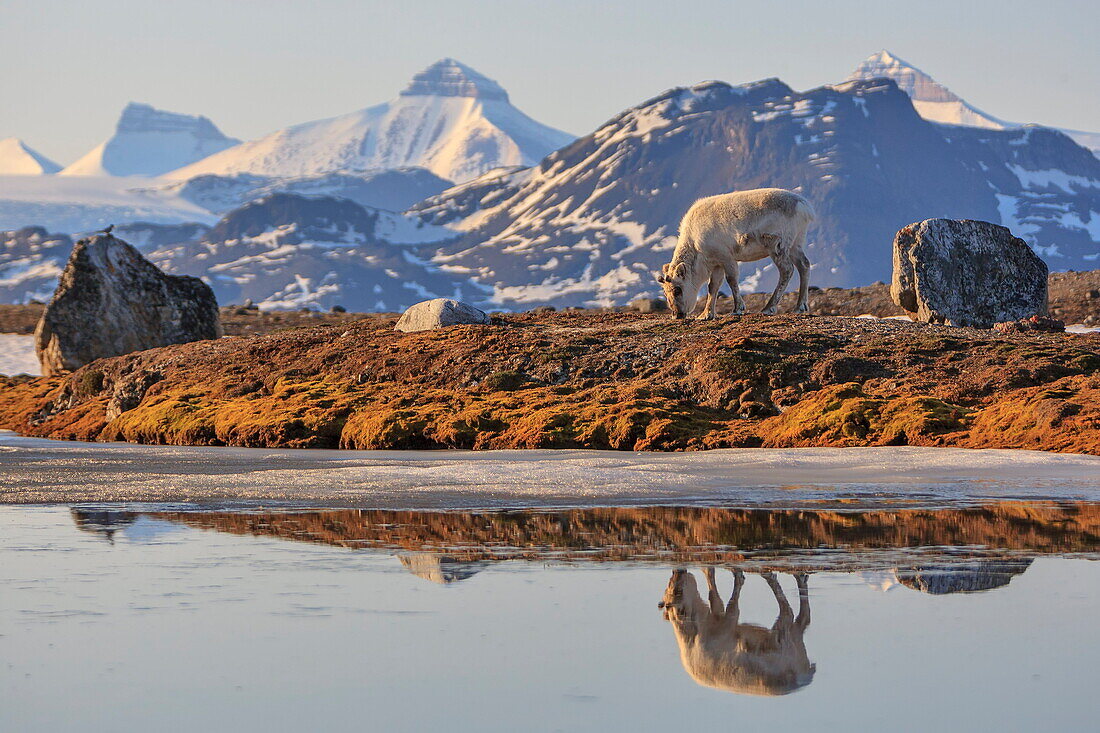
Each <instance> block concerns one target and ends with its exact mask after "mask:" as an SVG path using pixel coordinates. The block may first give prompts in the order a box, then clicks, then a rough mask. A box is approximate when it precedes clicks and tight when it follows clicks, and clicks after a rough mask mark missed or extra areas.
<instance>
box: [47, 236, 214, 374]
mask: <svg viewBox="0 0 1100 733" xmlns="http://www.w3.org/2000/svg"><path fill="white" fill-rule="evenodd" d="M221 335H222V327H221V321H220V320H219V318H218V302H217V301H216V300H215V299H214V292H213V291H212V290H211V289H210V287H209V286H208V285H207V284H206V283H204V282H203V281H202V280H199V279H198V278H194V277H185V276H177V275H165V274H164V273H163V272H161V271H160V270H159V269H158V268H157V267H156V265H154V264H153V263H151V262H149V261H148V260H147V259H145V258H144V257H142V255H141V253H140V252H138V251H137V250H136V249H134V248H133V247H131V246H130V245H129V244H127V243H126V242H124V241H122V240H121V239H118V238H116V237H114V236H112V235H110V234H97V235H96V236H94V237H90V238H89V239H82V240H80V241H79V242H77V243H76V246H75V247H73V251H72V254H71V255H70V256H69V262H68V264H67V265H66V266H65V271H64V272H63V273H61V279H60V282H59V283H58V285H57V290H56V291H55V292H54V295H53V299H52V300H50V303H49V305H47V306H46V310H45V312H44V313H43V314H42V319H41V320H40V321H39V322H38V327H37V329H35V332H34V338H35V351H36V352H37V354H38V361H39V363H41V365H42V373H43V374H45V375H50V374H59V373H62V372H66V371H72V370H74V369H77V368H79V367H81V366H83V365H85V364H87V363H89V362H91V361H94V360H96V359H101V358H104V357H108V356H118V355H120V354H128V353H130V352H132V351H142V350H144V349H152V348H156V347H158V346H167V345H168V344H181V343H184V342H187V341H198V340H200V339H211V338H218V337H220V336H221Z"/></svg>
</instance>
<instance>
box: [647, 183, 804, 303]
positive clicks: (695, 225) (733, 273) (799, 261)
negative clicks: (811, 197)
mask: <svg viewBox="0 0 1100 733" xmlns="http://www.w3.org/2000/svg"><path fill="white" fill-rule="evenodd" d="M814 217H815V214H814V210H813V207H812V206H810V203H809V202H808V201H807V200H806V199H804V198H802V197H801V196H799V195H798V194H797V193H794V192H793V191H787V190H785V189H782V188H757V189H753V190H751V191H735V192H734V193H726V194H721V195H719V196H708V197H707V198H703V199H699V200H698V201H696V202H695V203H694V204H692V206H691V208H690V209H688V212H687V214H685V215H684V218H683V220H682V221H681V222H680V239H679V241H678V242H677V243H676V249H675V251H674V252H673V253H672V262H670V263H669V264H667V265H665V266H664V267H663V268H661V272H660V273H659V274H657V275H656V278H657V282H659V283H660V284H661V287H662V289H663V290H664V293H665V299H666V300H667V301H668V307H669V308H671V309H672V312H673V313H674V314H675V315H676V317H677V318H686V317H687V315H688V314H689V313H691V312H692V311H693V310H694V309H695V304H696V301H697V300H698V299H699V289H700V288H701V287H703V285H704V284H707V286H708V291H707V303H706V308H704V309H703V312H702V313H701V314H700V315H699V316H698V317H699V319H700V320H711V319H713V318H715V317H716V316H717V310H716V307H717V305H718V290H719V288H721V287H722V280H723V279H725V281H726V282H727V283H729V286H730V289H731V290H733V302H734V311H733V312H734V313H744V312H745V301H744V299H742V297H741V291H740V288H739V287H738V274H737V263H738V262H755V261H756V260H760V259H763V258H765V257H771V258H772V262H774V263H775V266H776V268H777V269H778V270H779V282H778V283H776V286H775V290H774V291H773V292H772V296H771V298H769V299H768V302H767V304H766V305H765V306H764V309H763V311H762V312H763V313H768V314H773V313H775V311H776V308H777V307H778V305H779V299H780V298H781V297H782V296H783V293H784V292H786V290H787V284H788V283H789V282H790V281H791V275H792V274H793V273H794V270H795V269H797V270H798V305H797V306H796V307H795V311H796V312H798V313H805V312H806V311H807V310H809V287H810V283H809V280H808V279H807V276H808V274H809V270H810V260H809V258H808V257H806V253H805V251H804V249H803V248H804V247H805V244H806V230H807V229H808V228H809V226H810V223H811V222H812V221H813V220H814Z"/></svg>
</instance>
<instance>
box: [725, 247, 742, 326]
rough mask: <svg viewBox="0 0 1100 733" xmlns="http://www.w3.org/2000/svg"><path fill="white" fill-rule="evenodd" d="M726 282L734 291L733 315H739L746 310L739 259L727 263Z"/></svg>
mask: <svg viewBox="0 0 1100 733" xmlns="http://www.w3.org/2000/svg"><path fill="white" fill-rule="evenodd" d="M726 284H727V285H729V286H730V290H731V291H732V292H733V315H735V316H739V315H741V314H742V313H744V312H745V299H744V298H742V297H741V273H740V271H739V268H738V266H737V260H733V261H732V262H730V263H729V264H727V265H726Z"/></svg>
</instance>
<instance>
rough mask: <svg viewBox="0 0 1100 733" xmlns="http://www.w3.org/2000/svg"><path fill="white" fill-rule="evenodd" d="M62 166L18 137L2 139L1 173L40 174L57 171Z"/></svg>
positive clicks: (0, 147)
mask: <svg viewBox="0 0 1100 733" xmlns="http://www.w3.org/2000/svg"><path fill="white" fill-rule="evenodd" d="M59 170H61V166H59V165H58V164H57V163H55V162H53V161H52V160H50V159H49V158H47V157H46V156H45V155H42V154H41V153H39V152H38V151H37V150H34V149H33V148H31V147H30V146H29V145H27V144H26V143H25V142H23V141H22V140H20V139H19V138H17V137H8V138H4V139H2V140H0V175H3V176H40V175H45V174H50V173H57V172H58V171H59Z"/></svg>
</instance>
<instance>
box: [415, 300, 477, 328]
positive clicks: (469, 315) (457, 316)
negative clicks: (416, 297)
mask: <svg viewBox="0 0 1100 733" xmlns="http://www.w3.org/2000/svg"><path fill="white" fill-rule="evenodd" d="M464 323H474V324H477V323H482V324H485V323H489V316H488V315H486V314H485V313H484V312H482V311H480V310H478V309H477V308H475V307H473V306H472V305H468V304H467V303H462V302H460V301H457V300H451V299H450V298H436V299H435V300H425V301H422V302H420V303H417V304H416V305H412V306H409V308H408V310H406V311H405V312H404V313H402V314H401V318H400V319H398V321H397V325H396V326H394V330H395V331H404V332H406V333H410V332H412V331H430V330H432V329H435V328H446V327H447V326H457V325H460V324H464Z"/></svg>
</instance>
